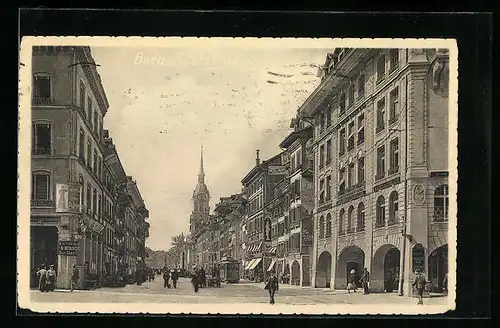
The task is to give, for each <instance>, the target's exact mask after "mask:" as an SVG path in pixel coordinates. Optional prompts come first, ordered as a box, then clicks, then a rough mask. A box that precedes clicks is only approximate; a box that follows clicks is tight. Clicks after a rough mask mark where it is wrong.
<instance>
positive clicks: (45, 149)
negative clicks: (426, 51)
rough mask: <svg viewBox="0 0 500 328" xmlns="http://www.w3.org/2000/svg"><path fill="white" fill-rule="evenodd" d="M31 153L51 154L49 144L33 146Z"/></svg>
mask: <svg viewBox="0 0 500 328" xmlns="http://www.w3.org/2000/svg"><path fill="white" fill-rule="evenodd" d="M33 155H52V149H51V147H50V146H36V147H34V148H33Z"/></svg>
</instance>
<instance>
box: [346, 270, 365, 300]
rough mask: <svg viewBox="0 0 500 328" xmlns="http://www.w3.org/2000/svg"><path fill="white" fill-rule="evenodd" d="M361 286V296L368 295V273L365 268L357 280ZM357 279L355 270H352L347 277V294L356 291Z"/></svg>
mask: <svg viewBox="0 0 500 328" xmlns="http://www.w3.org/2000/svg"><path fill="white" fill-rule="evenodd" d="M359 281H360V282H361V285H362V286H363V295H368V294H369V293H370V272H368V269H367V268H364V269H363V271H362V272H361V277H360V278H359ZM357 283H358V277H357V275H356V270H354V269H352V270H351V271H350V272H349V275H348V276H347V293H350V292H351V291H353V292H354V293H355V292H356V290H357Z"/></svg>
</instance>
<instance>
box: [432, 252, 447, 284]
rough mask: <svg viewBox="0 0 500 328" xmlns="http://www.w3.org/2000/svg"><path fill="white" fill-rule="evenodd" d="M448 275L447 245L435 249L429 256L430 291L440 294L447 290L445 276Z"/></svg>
mask: <svg viewBox="0 0 500 328" xmlns="http://www.w3.org/2000/svg"><path fill="white" fill-rule="evenodd" d="M447 273H448V245H443V246H440V247H438V248H436V249H435V250H434V251H432V252H431V254H430V255H429V277H428V279H429V281H430V282H431V284H432V291H433V292H435V293H442V292H444V291H445V290H447V287H448V286H447V281H445V276H446V274H447Z"/></svg>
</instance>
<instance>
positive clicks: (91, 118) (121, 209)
mask: <svg viewBox="0 0 500 328" xmlns="http://www.w3.org/2000/svg"><path fill="white" fill-rule="evenodd" d="M32 63H33V88H32V89H33V94H32V95H33V98H32V111H31V113H32V121H33V122H32V152H31V175H32V186H31V215H30V218H31V224H30V225H31V229H30V252H31V256H30V270H31V273H32V274H31V284H30V285H31V286H32V287H34V286H36V285H37V279H36V276H35V272H36V270H37V269H38V268H39V266H41V265H42V264H43V265H47V266H48V265H54V267H55V269H56V271H57V276H58V278H57V282H56V287H57V288H69V287H70V274H71V271H72V267H73V265H76V266H77V268H79V270H80V272H81V274H80V281H79V285H80V287H81V288H85V287H86V286H85V284H86V281H95V280H98V279H100V278H99V277H101V276H106V275H118V274H121V275H123V276H125V275H127V274H129V275H131V274H133V273H134V271H136V270H137V269H138V266H141V265H142V264H141V263H143V260H144V257H145V240H146V238H147V237H148V234H149V224H148V222H146V219H147V218H148V216H149V212H148V210H147V209H146V206H145V204H144V201H143V199H142V197H141V195H140V192H139V189H138V187H137V184H136V182H135V181H133V179H132V177H129V176H127V175H126V174H125V171H124V169H123V167H122V165H121V162H120V159H119V157H118V153H117V151H116V148H115V146H114V144H113V142H112V139H111V138H110V136H109V131H107V130H104V129H103V119H104V116H105V115H106V113H107V110H108V107H109V104H108V102H107V99H106V95H105V92H104V89H103V86H102V84H101V79H100V77H99V74H98V72H97V70H96V63H95V62H94V60H93V58H92V55H91V52H90V48H89V47H70V46H57V47H56V46H41V47H33V56H32Z"/></svg>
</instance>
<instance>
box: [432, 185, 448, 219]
mask: <svg viewBox="0 0 500 328" xmlns="http://www.w3.org/2000/svg"><path fill="white" fill-rule="evenodd" d="M434 220H435V221H445V220H448V185H446V184H443V185H440V186H438V187H437V188H436V190H434Z"/></svg>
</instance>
